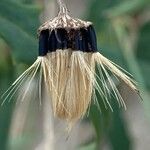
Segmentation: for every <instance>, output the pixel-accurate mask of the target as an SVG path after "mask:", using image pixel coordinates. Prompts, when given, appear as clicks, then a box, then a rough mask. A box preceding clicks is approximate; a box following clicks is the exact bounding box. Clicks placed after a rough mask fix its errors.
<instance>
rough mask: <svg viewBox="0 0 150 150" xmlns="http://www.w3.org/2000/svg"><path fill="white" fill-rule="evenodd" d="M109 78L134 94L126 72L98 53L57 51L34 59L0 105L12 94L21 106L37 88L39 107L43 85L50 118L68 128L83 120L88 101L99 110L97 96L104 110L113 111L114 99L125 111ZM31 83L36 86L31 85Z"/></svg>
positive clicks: (133, 84) (122, 101) (6, 93)
mask: <svg viewBox="0 0 150 150" xmlns="http://www.w3.org/2000/svg"><path fill="white" fill-rule="evenodd" d="M96 68H97V69H96ZM112 76H113V77H115V78H117V79H119V80H122V81H124V82H125V83H126V84H127V85H128V86H129V87H130V88H131V89H132V90H134V91H136V92H138V90H137V88H136V85H135V82H134V81H133V80H132V78H130V77H129V76H128V75H127V72H126V71H125V70H123V69H122V68H121V67H119V66H117V65H116V64H114V63H113V62H111V61H110V60H108V59H107V58H105V57H104V56H103V55H102V54H100V53H99V52H95V53H92V52H82V51H73V50H71V49H66V50H61V49H58V50H56V52H50V53H48V54H47V55H46V56H44V57H38V59H37V60H36V61H35V63H34V64H33V65H32V66H31V67H30V68H28V69H27V70H26V71H25V72H24V73H23V74H22V75H21V76H20V77H19V78H18V79H17V80H16V81H15V82H14V83H13V84H12V85H11V87H10V88H9V89H8V90H7V91H6V92H5V93H4V94H3V96H2V97H3V99H4V100H3V102H2V105H3V104H4V103H5V102H6V101H10V100H11V99H12V97H13V96H14V95H15V94H16V93H17V94H18V98H17V101H21V102H22V101H23V100H24V99H25V97H26V96H27V95H28V93H29V92H30V91H31V88H32V89H33V88H38V97H39V100H40V104H41V101H42V94H41V93H42V84H44V85H45V87H46V89H47V91H48V94H49V100H50V104H52V109H53V114H54V116H57V117H58V118H61V119H63V120H66V121H67V122H68V123H69V124H70V125H72V124H73V123H75V122H76V121H77V120H79V119H81V118H82V117H84V115H85V114H86V112H87V110H88V108H89V106H90V104H91V102H92V99H94V100H93V102H94V103H96V104H97V105H98V107H99V109H100V107H101V106H100V105H99V102H98V100H97V97H96V93H97V92H98V94H99V95H100V96H101V97H102V100H103V103H104V105H105V107H106V108H108V107H109V108H110V109H111V110H112V111H113V108H112V106H111V102H110V98H111V96H115V98H116V100H117V102H118V104H119V107H121V106H122V107H124V108H125V109H126V105H125V102H124V100H123V98H122V96H121V95H120V93H119V91H118V89H117V87H116V85H115V83H114V81H113V79H112ZM35 81H36V83H37V85H36V84H33V82H35ZM32 85H36V87H32ZM96 91H97V92H96Z"/></svg>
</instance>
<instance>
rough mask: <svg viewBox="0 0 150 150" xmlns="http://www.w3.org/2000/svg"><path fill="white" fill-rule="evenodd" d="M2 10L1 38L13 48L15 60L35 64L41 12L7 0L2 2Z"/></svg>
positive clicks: (0, 4) (0, 18)
mask: <svg viewBox="0 0 150 150" xmlns="http://www.w3.org/2000/svg"><path fill="white" fill-rule="evenodd" d="M10 6H11V7H10ZM0 8H1V9H0V24H1V28H0V36H1V37H2V38H3V39H4V40H5V41H6V42H7V44H8V45H9V46H10V47H11V49H12V53H11V54H12V56H13V58H14V60H15V61H17V62H24V63H31V62H33V60H35V57H36V54H37V46H38V42H37V39H36V36H35V29H36V28H37V27H38V17H37V14H38V13H37V11H39V10H38V9H35V8H36V7H33V6H28V5H23V4H19V3H15V2H11V1H7V0H6V1H4V0H1V1H0ZM33 32H34V33H33Z"/></svg>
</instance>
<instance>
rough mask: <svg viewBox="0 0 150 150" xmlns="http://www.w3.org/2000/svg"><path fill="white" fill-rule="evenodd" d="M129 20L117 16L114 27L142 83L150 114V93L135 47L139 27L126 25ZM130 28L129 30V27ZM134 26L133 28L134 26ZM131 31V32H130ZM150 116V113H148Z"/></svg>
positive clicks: (122, 48) (131, 70)
mask: <svg viewBox="0 0 150 150" xmlns="http://www.w3.org/2000/svg"><path fill="white" fill-rule="evenodd" d="M128 22H129V20H122V19H121V18H116V19H114V20H113V21H112V24H113V28H114V30H115V33H116V36H117V39H118V42H119V44H120V47H121V50H122V53H123V56H124V58H125V60H126V62H127V65H128V67H129V70H130V72H131V73H132V74H133V75H134V77H135V78H136V80H137V81H138V83H139V84H140V86H139V90H140V92H141V96H142V98H143V99H144V102H143V104H144V107H145V110H146V115H147V114H149V108H150V102H149V94H148V91H147V88H146V83H145V80H144V77H143V75H142V72H141V69H140V67H139V64H138V62H137V59H136V57H135V49H136V43H137V38H134V37H137V36H138V33H137V32H138V29H137V28H136V26H135V25H133V26H131V25H128V26H126V25H127V24H126V23H128ZM126 27H128V29H129V30H127V28H126ZM132 27H133V28H132ZM128 31H129V32H128ZM148 117H149V118H150V115H148Z"/></svg>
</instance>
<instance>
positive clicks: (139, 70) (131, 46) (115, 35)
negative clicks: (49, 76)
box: [0, 0, 150, 150]
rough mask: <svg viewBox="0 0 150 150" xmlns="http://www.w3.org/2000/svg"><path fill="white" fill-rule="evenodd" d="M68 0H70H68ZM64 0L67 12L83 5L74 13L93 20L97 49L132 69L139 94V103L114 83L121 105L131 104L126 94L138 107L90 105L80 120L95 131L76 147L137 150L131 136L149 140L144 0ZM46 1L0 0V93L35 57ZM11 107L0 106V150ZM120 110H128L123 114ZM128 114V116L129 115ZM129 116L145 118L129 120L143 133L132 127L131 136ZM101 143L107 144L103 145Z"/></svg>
mask: <svg viewBox="0 0 150 150" xmlns="http://www.w3.org/2000/svg"><path fill="white" fill-rule="evenodd" d="M73 1H74V3H75V4H76V5H75V6H74V5H73V4H74V3H73V4H72V2H73ZM66 2H68V3H69V4H68V5H67V6H68V7H69V6H71V8H72V9H70V11H71V12H72V14H73V15H74V13H73V12H76V11H79V10H77V7H76V6H79V7H78V9H80V8H81V10H83V11H82V12H81V14H80V17H81V18H83V19H84V20H85V19H87V20H90V21H92V22H93V23H94V25H95V29H96V32H97V38H98V47H99V49H100V52H101V53H102V54H104V55H105V56H106V57H107V58H109V59H111V60H112V61H114V62H115V63H117V64H119V65H121V66H122V67H123V68H125V69H126V70H127V71H129V72H130V73H131V74H133V76H134V78H135V80H136V81H137V82H138V86H139V89H140V91H141V95H142V97H143V102H142V103H141V102H139V101H138V100H137V99H138V98H137V96H136V95H134V93H132V92H130V91H129V90H128V89H126V88H124V85H119V87H120V90H121V92H122V94H123V96H124V98H125V101H127V107H128V104H129V105H130V104H131V102H129V100H128V99H130V101H132V104H131V105H132V106H134V101H138V102H136V106H137V107H138V108H136V106H135V107H132V106H129V112H131V114H129V112H128V110H127V112H125V111H124V110H121V109H119V108H118V106H117V105H116V104H113V105H114V106H113V107H114V112H113V113H112V112H110V111H109V110H105V109H103V107H102V114H100V112H99V111H98V109H97V107H96V106H92V108H91V111H90V114H89V117H88V119H87V121H86V122H90V123H91V124H92V127H93V128H94V130H95V132H94V135H93V136H92V138H90V139H89V140H87V142H85V143H83V144H82V145H81V146H79V147H81V150H95V149H98V150H105V149H106V150H141V149H138V148H137V147H136V146H135V144H136V142H133V141H134V140H140V139H141V140H143V142H144V141H145V140H144V137H145V138H146V141H150V135H149V133H150V132H148V131H150V127H149V121H150V80H149V79H150V43H149V42H150V41H149V40H150V9H149V8H150V5H149V0H86V1H83V0H82V2H81V0H77V1H75V0H70V1H69V0H68V1H67V0H66ZM48 3H49V4H53V3H54V0H49V1H48V0H43V1H42V0H0V53H1V55H0V94H2V93H3V92H4V91H5V90H6V89H7V88H8V87H9V86H10V84H11V83H12V81H13V80H14V79H15V78H16V77H17V76H18V75H19V74H20V73H21V72H23V71H24V70H25V69H26V68H27V67H28V66H29V65H31V64H32V63H33V62H34V61H35V60H36V57H37V53H38V51H37V49H38V39H37V34H36V33H37V28H38V27H39V25H40V22H41V21H40V20H41V18H42V17H41V16H42V15H44V14H42V15H41V13H42V12H43V10H45V9H46V8H47V7H46V5H48ZM51 11H53V10H51ZM56 12H57V11H55V12H53V13H55V14H56ZM129 95H130V96H129ZM99 102H101V98H100V97H99ZM101 105H102V104H101ZM13 108H14V103H13V101H12V102H10V103H7V104H6V105H4V106H2V107H0V150H8V146H7V145H8V137H9V129H10V124H11V117H12V112H13ZM130 110H135V111H130ZM141 110H142V112H141ZM133 112H134V114H132V113H133ZM138 112H141V114H140V115H141V116H140V115H139V116H137V115H138V114H139V113H138ZM126 113H128V115H125V114H126ZM130 115H131V116H133V117H132V118H130ZM134 115H135V116H134ZM125 116H126V117H125ZM128 117H129V118H128ZM134 117H135V118H136V119H138V120H140V119H141V120H143V118H144V119H145V120H143V122H142V123H141V122H138V121H137V123H139V126H140V125H143V126H141V128H139V126H138V125H137V128H136V126H135V132H136V131H138V130H141V132H142V133H143V134H142V136H143V137H142V136H141V134H138V133H137V134H136V136H141V137H140V138H138V137H137V139H136V136H135V135H134V134H133V133H132V131H133V130H132V129H130V125H131V124H132V123H128V121H136V119H135V120H132V119H134ZM146 124H147V125H146ZM144 125H146V127H147V126H148V127H149V128H146V127H145V126H144ZM131 126H132V125H131ZM147 129H149V130H147ZM142 130H143V131H142ZM86 132H87V131H86ZM144 133H145V134H144ZM133 137H134V140H133ZM137 143H138V141H137ZM58 144H59V143H58ZM148 144H149V145H148ZM107 145H109V146H108V148H104V147H105V146H107ZM143 145H145V147H142V146H141V148H142V149H143V150H144V149H145V150H148V148H150V143H149V142H147V143H145V144H143ZM22 149H23V148H22ZM22 149H21V150H22Z"/></svg>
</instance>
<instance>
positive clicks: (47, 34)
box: [39, 25, 97, 56]
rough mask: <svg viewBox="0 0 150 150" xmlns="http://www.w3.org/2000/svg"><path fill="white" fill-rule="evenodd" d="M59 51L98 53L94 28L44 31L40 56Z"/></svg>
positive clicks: (40, 43)
mask: <svg viewBox="0 0 150 150" xmlns="http://www.w3.org/2000/svg"><path fill="white" fill-rule="evenodd" d="M58 49H61V50H65V49H71V50H73V51H83V52H97V39H96V33H95V30H94V28H93V26H92V25H90V26H88V27H82V28H79V29H65V28H57V29H54V30H52V31H51V30H49V29H46V30H42V31H41V32H40V36H39V56H45V55H46V54H47V53H50V52H55V51H56V50H58Z"/></svg>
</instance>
